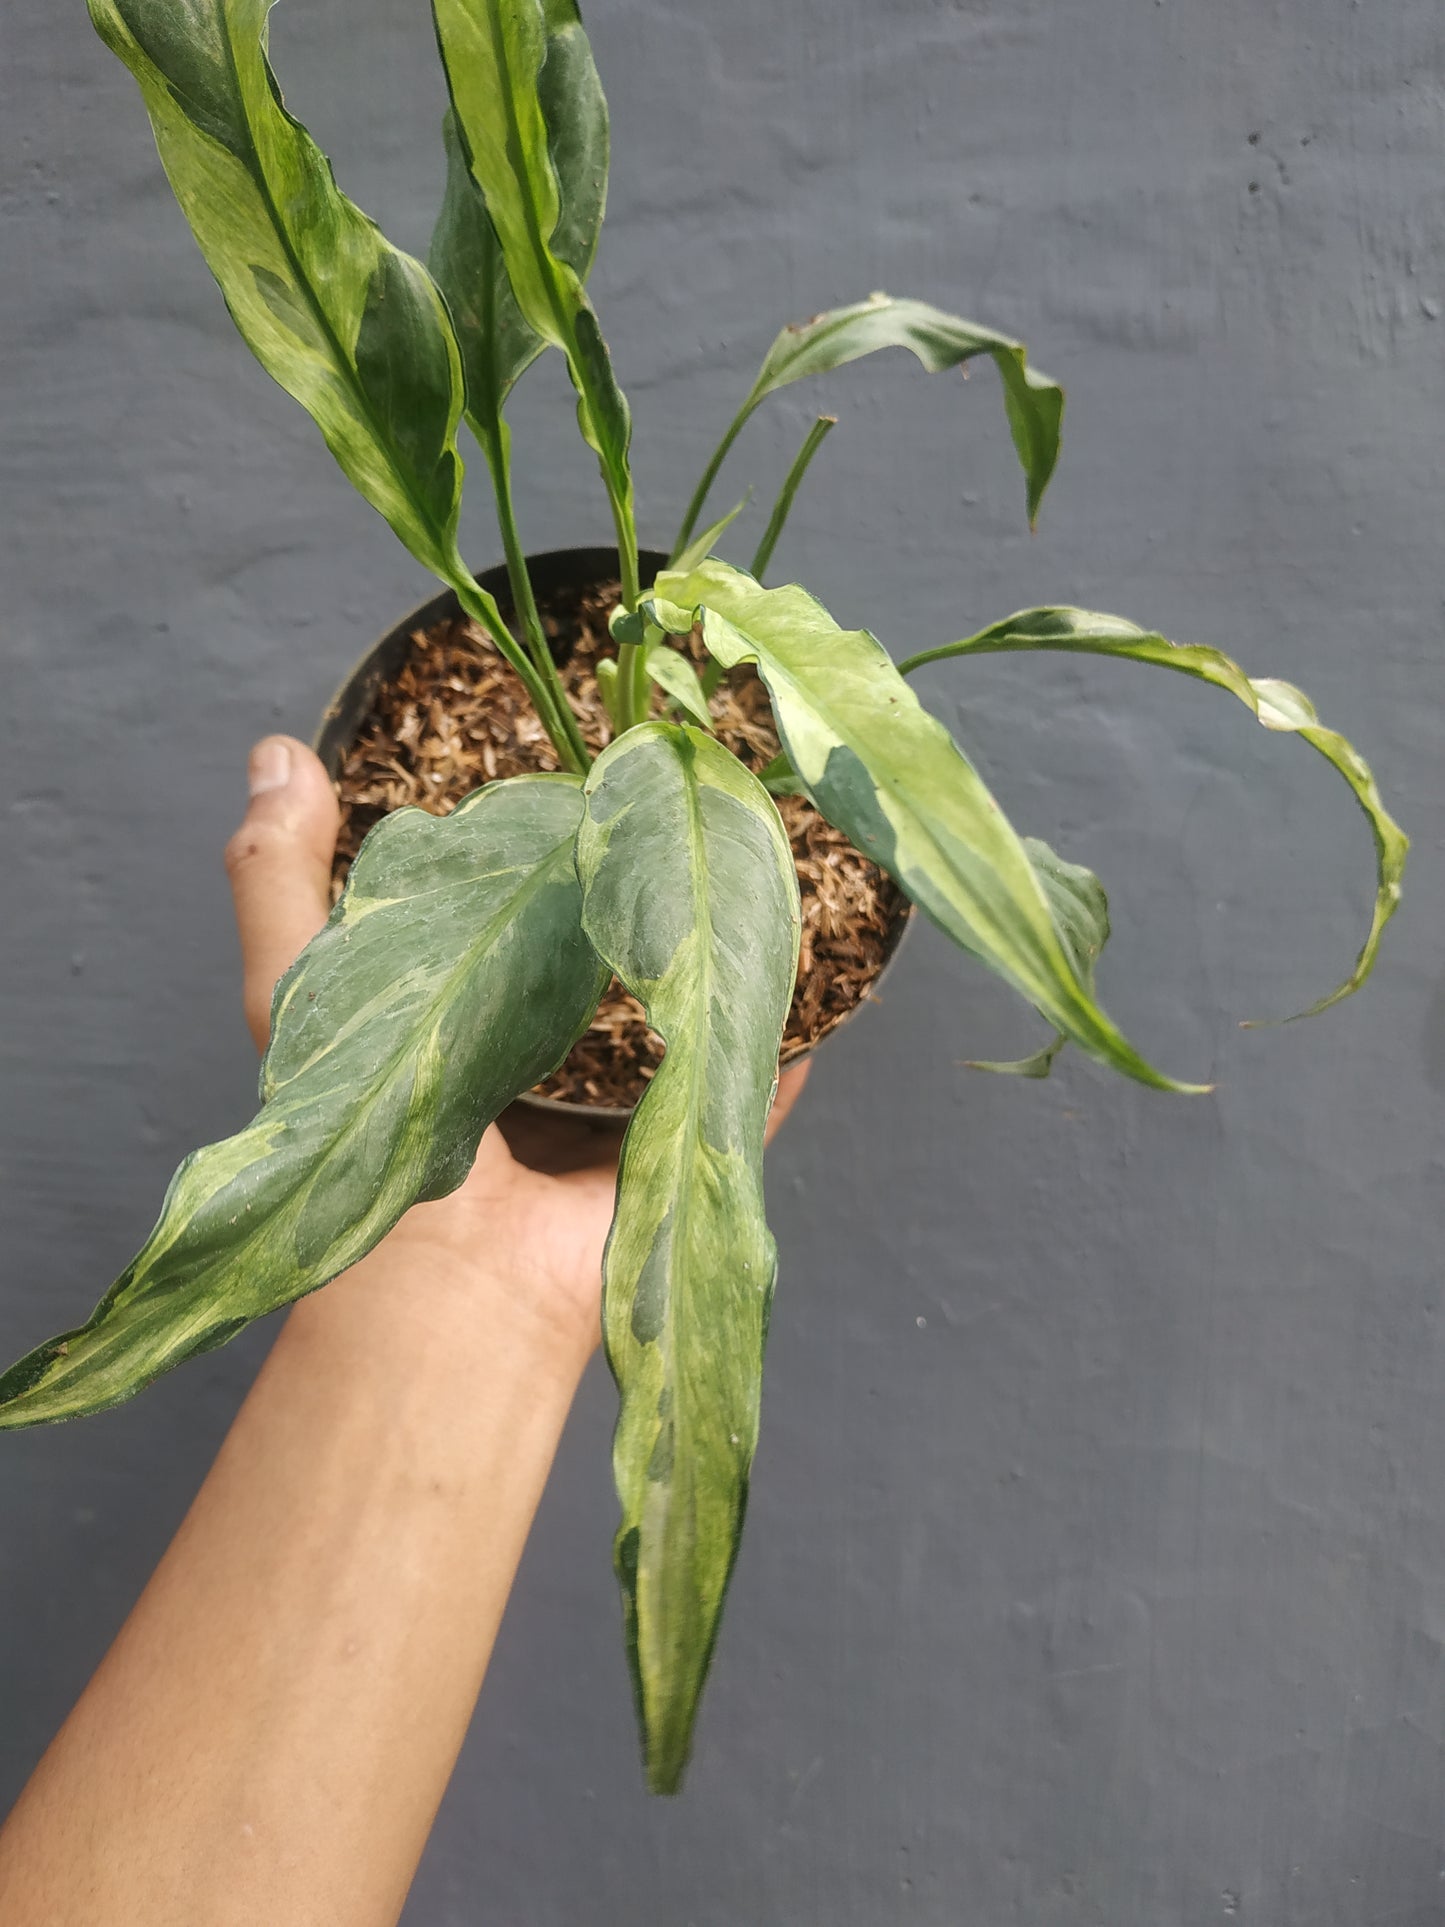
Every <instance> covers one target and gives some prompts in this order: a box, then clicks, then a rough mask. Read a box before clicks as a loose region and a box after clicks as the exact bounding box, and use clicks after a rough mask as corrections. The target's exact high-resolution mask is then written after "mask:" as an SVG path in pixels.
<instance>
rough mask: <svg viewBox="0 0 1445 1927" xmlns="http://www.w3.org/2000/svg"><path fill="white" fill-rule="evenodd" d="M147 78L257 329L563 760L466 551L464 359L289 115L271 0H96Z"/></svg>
mask: <svg viewBox="0 0 1445 1927" xmlns="http://www.w3.org/2000/svg"><path fill="white" fill-rule="evenodd" d="M88 5H89V8H90V17H91V19H92V21H93V22H94V24H95V27H96V30H97V32H98V33H99V34H100V36H101V38H102V39H103V40H104V41H105V42H106V44H107V46H109V47H110V48H111V49H112V51H113V52H114V53H116V54H117V55H118V56H119V57H120V59H121V60H123V61H124V62H125V64H126V66H127V67H129V68H130V70H131V72H132V73H133V74H134V76H135V78H136V80H137V81H138V82H139V84H140V90H141V95H142V98H143V99H144V101H145V104H146V109H147V111H148V113H149V114H150V119H151V126H152V128H153V130H154V132H155V137H156V145H157V147H158V148H159V150H160V156H161V160H162V162H163V163H164V166H165V170H166V174H167V176H168V177H169V179H170V183H171V186H172V188H173V189H174V190H175V195H176V199H177V200H178V201H179V202H180V205H181V208H182V211H183V212H184V213H185V216H186V219H187V220H188V221H189V222H190V224H191V230H192V232H193V233H194V235H195V237H196V240H197V242H198V243H199V245H200V248H201V252H202V254H203V255H204V256H205V259H206V263H207V265H208V266H209V268H210V270H211V272H212V273H213V274H214V275H215V277H216V280H217V281H218V282H219V283H220V287H221V292H222V293H223V295H224V296H225V298H226V305H227V307H228V308H229V309H230V311H231V315H232V318H233V319H234V321H235V323H236V326H237V327H238V328H239V330H240V332H241V336H242V338H243V340H244V341H245V342H246V344H247V346H248V347H249V348H250V349H251V351H252V353H253V354H254V355H255V356H256V359H257V360H258V361H259V362H260V363H261V366H262V367H263V368H264V369H265V370H266V372H267V373H268V374H269V375H271V376H272V377H273V379H274V380H276V381H277V382H279V383H280V385H281V387H283V388H284V389H285V390H286V391H287V393H288V394H290V395H294V396H295V397H296V399H297V400H298V401H299V402H300V403H301V404H302V406H303V407H304V408H305V409H306V410H307V411H308V413H309V414H310V415H311V416H312V418H313V420H314V421H315V422H316V425H317V427H318V428H319V429H320V430H321V433H322V435H323V436H324V437H325V439H326V443H327V446H328V447H329V448H330V450H331V452H332V454H333V455H334V456H335V457H336V460H337V462H338V463H339V464H340V466H341V468H342V470H343V471H344V473H345V474H346V476H347V477H348V479H349V480H350V481H351V483H352V484H353V486H354V487H355V488H356V489H357V490H358V491H359V493H360V494H361V495H362V496H363V497H364V498H365V499H366V500H367V501H368V502H370V504H371V505H372V507H373V508H375V509H376V510H378V511H379V513H380V514H382V515H384V516H385V517H386V519H387V521H388V522H389V523H390V524H391V526H392V528H393V529H395V531H396V533H397V534H398V535H399V536H400V537H401V539H402V541H403V542H404V543H405V544H406V546H407V547H408V548H409V549H410V550H411V552H412V554H413V555H414V556H415V557H416V558H417V560H418V561H419V562H421V563H423V564H424V565H425V566H426V567H427V568H429V569H430V570H432V571H433V573H434V574H436V575H438V576H440V577H441V579H442V580H443V581H444V582H447V583H449V584H450V585H451V586H452V588H454V589H455V590H456V592H457V595H458V596H459V597H460V599H461V602H462V606H463V607H464V608H465V609H466V610H467V612H468V613H469V614H470V615H473V616H475V617H476V618H477V619H478V620H479V621H480V622H482V623H484V624H485V625H486V627H487V629H488V630H489V632H490V633H491V635H492V637H493V640H494V641H495V642H496V645H497V647H498V649H499V650H501V652H502V654H503V655H504V656H505V657H506V658H507V660H508V661H509V662H510V663H511V664H512V666H513V668H514V669H516V671H517V673H518V674H519V675H520V676H521V677H522V680H523V681H524V683H525V684H526V685H527V688H528V690H529V691H530V692H531V694H532V697H533V700H534V702H535V703H536V705H537V710H538V713H539V715H540V716H541V717H542V719H543V722H544V723H545V724H546V726H547V730H548V733H549V735H550V736H551V737H552V740H553V741H554V742H555V743H556V744H557V747H558V749H559V751H560V752H561V754H562V756H563V759H564V761H568V762H570V763H573V764H575V765H576V766H578V767H581V766H582V765H583V762H584V760H585V758H584V757H582V756H580V755H579V754H578V753H577V750H576V748H575V746H574V745H573V743H572V741H571V736H572V732H570V731H569V730H568V728H567V718H566V717H565V716H564V715H562V714H561V712H560V711H559V710H558V708H557V705H556V704H555V702H554V701H553V699H552V695H551V692H550V690H549V689H548V687H547V683H546V679H545V678H544V677H543V676H541V675H539V674H538V673H537V671H536V670H535V669H534V667H533V665H532V664H531V663H530V662H529V661H528V659H527V657H526V655H525V653H524V652H523V651H522V650H521V649H520V648H519V647H518V646H517V643H516V642H515V640H514V639H513V637H512V636H511V634H510V633H509V631H508V629H507V626H506V624H505V623H504V622H503V620H502V616H501V611H500V610H499V609H498V607H497V605H496V602H495V600H494V599H493V598H492V597H491V596H490V595H488V594H487V593H486V592H485V590H483V589H482V588H481V587H480V586H479V585H478V584H477V583H476V582H475V581H474V580H473V578H472V576H471V574H470V572H469V571H468V570H467V568H466V566H465V564H464V563H463V562H462V559H461V556H460V555H459V553H458V551H457V514H458V510H459V508H460V504H461V490H462V461H461V456H460V455H459V453H458V452H457V443H456V431H457V422H458V420H459V418H460V415H461V411H462V402H463V382H462V365H461V357H460V355H459V353H458V350H457V344H456V340H455V337H454V335H453V333H452V327H451V321H450V317H449V316H448V313H447V309H446V305H445V303H444V302H443V300H442V298H441V295H440V294H439V293H438V291H437V288H436V285H435V283H434V282H433V281H432V279H431V277H430V275H429V274H428V273H427V271H426V269H425V268H424V267H422V265H421V263H420V262H419V261H415V260H413V259H412V257H411V256H410V255H408V254H403V253H402V252H401V251H400V249H398V248H394V247H392V245H391V244H390V242H389V241H388V240H387V239H386V237H385V235H383V234H382V233H381V232H380V230H379V229H378V228H377V227H376V225H375V224H374V223H373V222H372V221H370V220H368V218H367V217H366V215H364V214H363V213H362V212H361V210H360V209H359V208H358V207H356V206H354V205H353V203H352V202H350V201H349V200H347V198H346V196H345V195H344V194H342V193H341V192H340V191H339V190H338V188H337V186H336V183H335V181H334V179H333V178H332V173H331V167H330V164H329V163H328V161H327V159H326V156H325V155H324V154H323V153H322V152H321V150H320V149H319V148H318V147H317V145H316V143H315V142H314V141H313V140H312V138H311V136H310V135H309V134H308V133H307V132H306V129H305V128H304V127H303V126H301V124H300V122H299V121H297V120H295V119H293V117H292V116H291V115H290V114H288V113H287V111H286V108H285V105H284V103H283V101H282V99H281V90H280V87H279V85H278V84H277V81H276V76H275V74H274V73H273V72H272V69H271V64H270V61H269V59H268V58H267V53H266V25H267V16H268V14H269V12H270V7H271V0H188V3H187V5H186V6H185V7H184V8H178V7H177V6H176V4H175V0H88Z"/></svg>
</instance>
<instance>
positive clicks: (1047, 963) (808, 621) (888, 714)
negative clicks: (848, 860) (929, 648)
mask: <svg viewBox="0 0 1445 1927" xmlns="http://www.w3.org/2000/svg"><path fill="white" fill-rule="evenodd" d="M647 610H648V614H649V615H650V616H651V617H652V619H653V620H655V621H656V622H657V624H658V626H659V627H661V628H666V629H670V630H672V631H673V632H674V633H685V632H686V631H687V630H689V629H690V628H691V627H692V624H693V621H694V617H695V614H697V613H700V614H701V620H702V626H703V639H704V641H705V642H706V644H707V647H708V651H709V653H710V654H711V655H712V656H713V657H714V658H715V659H716V660H717V661H719V662H721V663H722V664H723V665H724V666H725V667H726V668H729V669H730V668H732V667H733V666H734V665H735V664H736V663H740V662H752V663H756V664H757V667H758V673H759V674H760V675H761V676H762V678H763V681H764V682H765V683H766V684H767V687H768V694H769V695H770V697H771V698H772V704H773V714H774V716H775V718H776V720H777V725H778V734H779V736H780V738H781V740H782V746H783V749H784V751H785V753H786V755H787V756H788V759H789V761H790V762H791V764H792V766H793V769H794V770H795V771H796V773H797V775H798V778H799V780H800V781H801V783H802V786H803V788H804V789H805V791H806V792H807V794H808V796H809V797H811V799H812V801H813V802H814V803H815V804H816V805H817V807H818V809H819V810H820V811H821V812H822V813H823V815H824V816H825V817H827V819H828V821H829V822H830V823H832V824H834V825H836V827H837V828H838V829H840V830H842V831H843V833H844V835H846V836H848V837H850V838H851V839H852V841H853V842H854V843H855V844H856V845H857V846H858V848H859V849H860V850H862V851H864V852H865V853H866V854H867V855H868V856H871V857H872V858H873V860H874V862H875V863H878V864H880V865H881V866H882V868H884V869H885V870H887V871H888V872H889V874H890V875H891V876H893V877H894V878H895V879H896V881H897V882H898V883H899V885H900V886H901V887H902V888H903V889H904V890H905V891H906V892H907V894H908V895H909V896H910V897H911V898H912V899H913V901H914V902H915V903H916V904H917V905H918V906H919V908H920V909H921V910H925V911H926V912H927V913H928V915H929V916H930V917H932V918H933V920H934V922H935V923H937V924H938V926H939V927H940V929H942V930H943V931H945V932H946V934H947V935H948V936H950V937H952V938H953V940H954V941H955V942H956V943H958V944H961V945H962V946H963V948H964V949H966V950H969V951H971V952H972V953H973V954H974V955H975V956H977V957H979V958H981V959H982V960H983V962H985V963H987V964H988V965H990V966H991V968H992V969H994V970H995V971H997V972H998V974H999V975H1000V976H1002V977H1004V978H1006V979H1007V980H1008V981H1009V982H1010V983H1012V984H1013V985H1014V986H1015V988H1016V989H1018V990H1020V991H1022V993H1023V994H1024V996H1025V997H1027V998H1028V999H1029V1001H1030V1002H1031V1003H1033V1004H1035V1005H1037V1007H1038V1009H1039V1010H1040V1011H1041V1012H1042V1013H1043V1015H1044V1016H1045V1017H1046V1018H1047V1019H1048V1020H1049V1022H1050V1023H1051V1024H1053V1025H1054V1027H1055V1028H1056V1029H1057V1030H1061V1031H1062V1032H1063V1033H1064V1034H1065V1036H1067V1037H1071V1038H1072V1039H1073V1040H1074V1041H1075V1042H1076V1043H1077V1044H1079V1045H1080V1046H1081V1047H1082V1048H1083V1049H1084V1050H1086V1051H1088V1052H1089V1054H1090V1055H1091V1056H1093V1057H1097V1058H1098V1059H1099V1060H1100V1061H1101V1062H1103V1063H1106V1064H1110V1065H1112V1066H1113V1067H1114V1068H1115V1069H1116V1070H1120V1071H1123V1072H1125V1073H1126V1074H1127V1075H1129V1076H1131V1077H1135V1078H1138V1079H1139V1081H1140V1082H1141V1083H1145V1084H1152V1085H1154V1086H1156V1087H1157V1088H1159V1089H1162V1090H1178V1089H1188V1088H1192V1087H1190V1086H1182V1085H1176V1084H1175V1083H1174V1082H1173V1081H1172V1080H1171V1079H1169V1078H1167V1077H1165V1076H1163V1075H1162V1074H1161V1073H1160V1072H1159V1071H1156V1070H1155V1069H1153V1067H1152V1066H1151V1065H1149V1064H1148V1063H1146V1062H1145V1060H1144V1059H1143V1058H1142V1057H1141V1056H1140V1055H1139V1053H1138V1052H1137V1051H1136V1050H1135V1049H1134V1047H1133V1045H1132V1044H1130V1043H1129V1041H1128V1039H1127V1038H1125V1037H1124V1036H1123V1035H1122V1033H1121V1032H1120V1031H1119V1030H1118V1029H1117V1028H1116V1026H1115V1025H1114V1024H1113V1023H1112V1022H1111V1020H1110V1019H1109V1018H1108V1017H1107V1016H1106V1015H1105V1013H1104V1011H1103V1010H1102V1009H1101V1008H1100V1006H1099V1004H1098V1003H1097V1001H1096V1000H1095V997H1094V995H1093V992H1092V990H1091V988H1090V985H1089V983H1088V982H1087V980H1086V977H1085V974H1084V973H1083V972H1082V971H1081V969H1080V965H1079V962H1078V960H1077V958H1076V957H1075V956H1074V955H1073V954H1071V952H1070V949H1069V946H1068V944H1067V943H1066V942H1065V940H1064V938H1063V937H1062V936H1061V935H1060V932H1059V928H1058V925H1057V923H1056V922H1055V920H1054V916H1053V914H1052V912H1051V909H1050V904H1049V898H1048V895H1047V894H1046V891H1045V888H1044V885H1043V883H1042V882H1041V881H1040V879H1039V875H1038V873H1037V871H1036V870H1035V868H1034V866H1033V864H1032V863H1031V862H1030V861H1029V855H1028V851H1027V850H1026V849H1025V848H1024V846H1023V844H1022V842H1021V841H1020V840H1019V837H1018V836H1017V834H1016V833H1015V831H1014V830H1013V829H1012V827H1011V826H1010V824H1009V822H1008V820H1007V818H1006V817H1005V816H1004V814H1003V812H1002V811H1001V810H1000V808H999V806H998V804H997V803H996V802H995V801H994V799H993V797H992V796H991V795H990V794H989V792H988V790H987V788H986V787H985V786H984V783H983V781H982V780H981V778H980V777H979V775H978V773H977V771H976V770H975V769H974V768H973V766H972V764H971V763H969V761H968V760H967V758H966V757H965V756H964V755H963V753H962V751H961V750H960V749H959V748H958V747H957V745H956V744H955V743H954V742H953V741H952V739H951V738H950V736H949V734H948V732H947V730H946V729H945V728H944V727H943V725H942V724H941V723H940V722H938V721H937V719H936V718H934V717H932V716H930V715H929V714H928V713H927V711H926V710H924V709H923V708H922V707H921V706H920V704H919V702H918V699H917V697H916V696H915V695H914V694H913V691H912V690H911V689H910V688H909V687H908V685H907V683H906V682H904V680H903V678H902V677H901V676H900V675H899V673H898V671H897V669H895V668H894V666H893V664H892V662H891V661H890V660H889V658H888V655H887V653H886V651H885V650H884V649H883V648H882V647H881V646H880V644H879V643H878V642H877V641H876V640H875V638H874V637H872V636H870V635H869V634H868V633H867V632H866V630H862V629H840V628H839V626H838V624H837V623H836V622H834V620H833V618H832V617H831V616H830V615H829V614H828V612H827V610H826V609H824V608H823V607H822V606H821V605H820V604H819V603H817V602H815V601H814V600H813V598H812V597H811V596H810V595H808V594H807V592H806V591H805V590H803V589H800V588H798V587H796V586H791V587H788V588H782V589H764V588H761V587H760V586H759V585H758V584H757V583H756V582H755V581H753V579H752V577H751V576H746V575H743V574H742V573H741V572H740V571H738V570H736V569H730V568H729V567H728V566H727V564H726V563H724V562H718V561H716V560H714V561H710V562H706V563H703V564H702V565H701V566H700V567H699V568H696V569H694V570H692V571H691V572H690V573H689V574H687V575H678V574H673V573H664V574H662V575H660V576H659V577H658V579H657V584H656V590H655V597H654V600H653V602H652V603H651V604H649V605H647Z"/></svg>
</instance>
